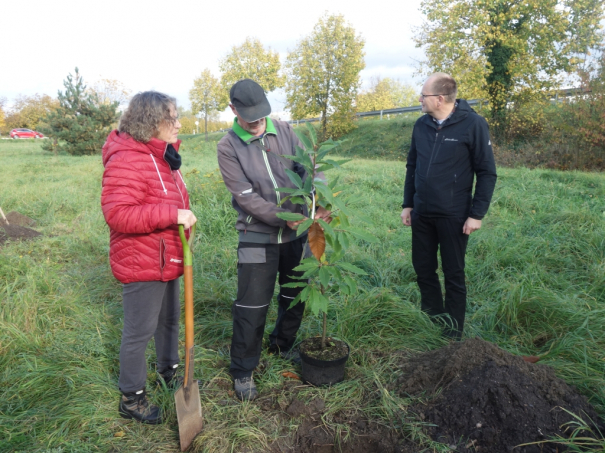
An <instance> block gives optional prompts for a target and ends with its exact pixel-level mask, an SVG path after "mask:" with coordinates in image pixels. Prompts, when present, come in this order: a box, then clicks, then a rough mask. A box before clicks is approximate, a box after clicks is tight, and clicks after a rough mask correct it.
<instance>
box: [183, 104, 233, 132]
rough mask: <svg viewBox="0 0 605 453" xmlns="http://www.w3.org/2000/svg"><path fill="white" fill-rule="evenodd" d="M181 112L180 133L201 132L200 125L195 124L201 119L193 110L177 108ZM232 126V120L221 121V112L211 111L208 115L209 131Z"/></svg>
mask: <svg viewBox="0 0 605 453" xmlns="http://www.w3.org/2000/svg"><path fill="white" fill-rule="evenodd" d="M177 110H178V112H179V121H180V122H181V130H180V131H179V135H180V134H196V133H198V132H199V127H198V126H196V125H195V122H196V121H199V118H197V117H196V116H195V115H194V114H193V112H192V111H191V110H185V109H184V108H182V107H178V108H177ZM231 126H232V123H231V122H230V121H220V112H218V111H214V112H210V115H208V132H215V131H218V130H222V129H228V128H230V127H231Z"/></svg>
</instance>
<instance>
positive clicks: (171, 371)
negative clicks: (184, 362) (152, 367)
mask: <svg viewBox="0 0 605 453" xmlns="http://www.w3.org/2000/svg"><path fill="white" fill-rule="evenodd" d="M178 366H179V365H178V364H176V365H173V366H172V367H171V368H168V369H167V370H166V371H162V372H159V371H158V374H159V375H160V376H159V377H158V378H157V379H156V380H155V383H156V384H157V386H158V387H162V386H163V385H165V386H166V388H169V389H173V390H174V389H177V388H179V387H180V386H181V384H183V381H184V379H183V376H177V375H176V370H177V368H178Z"/></svg>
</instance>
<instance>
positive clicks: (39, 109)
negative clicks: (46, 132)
mask: <svg viewBox="0 0 605 453" xmlns="http://www.w3.org/2000/svg"><path fill="white" fill-rule="evenodd" d="M58 106H59V101H57V100H56V99H53V98H52V97H50V96H49V95H47V94H37V93H36V94H34V95H33V96H25V95H19V96H17V98H16V99H15V101H14V103H13V106H12V108H11V110H10V112H9V114H8V115H7V117H6V119H5V121H6V126H7V127H8V129H15V128H18V127H26V128H28V129H34V130H36V129H38V126H39V124H40V121H41V120H42V119H43V118H44V117H46V116H47V115H48V114H49V113H51V112H52V111H53V110H56V109H57V107H58Z"/></svg>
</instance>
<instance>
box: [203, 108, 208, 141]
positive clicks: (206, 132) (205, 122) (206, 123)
mask: <svg viewBox="0 0 605 453" xmlns="http://www.w3.org/2000/svg"><path fill="white" fill-rule="evenodd" d="M204 133H205V134H206V141H208V113H206V115H205V116H204Z"/></svg>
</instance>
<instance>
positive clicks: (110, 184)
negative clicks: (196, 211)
mask: <svg viewBox="0 0 605 453" xmlns="http://www.w3.org/2000/svg"><path fill="white" fill-rule="evenodd" d="M179 145H180V141H179V142H177V143H175V144H174V145H173V146H174V147H175V149H176V150H177V151H178V148H179ZM167 146H168V145H167V143H166V142H164V141H162V140H158V139H155V138H153V139H151V141H150V142H149V143H141V142H138V141H136V140H134V139H133V138H132V137H131V136H130V135H128V134H125V133H119V132H118V131H113V132H111V134H109V137H107V141H106V142H105V145H104V146H103V165H104V166H105V172H104V173H103V190H102V192H101V207H102V208H103V215H104V216H105V221H106V222H107V225H109V228H110V236H109V238H110V239H109V261H110V264H111V270H112V272H113V275H114V276H115V277H116V278H117V279H118V280H119V281H121V282H122V283H132V282H146V281H163V282H165V281H169V280H174V279H175V278H178V277H180V276H181V275H183V249H182V245H181V240H180V237H179V230H178V225H177V219H178V210H179V209H189V195H188V194H187V189H186V186H185V181H183V176H182V174H181V172H180V171H179V170H171V169H170V166H169V165H168V163H167V162H166V161H165V160H164V153H165V152H166V148H167Z"/></svg>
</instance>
